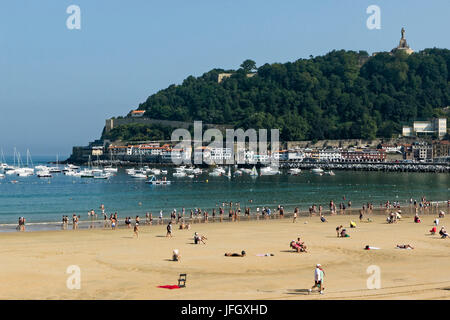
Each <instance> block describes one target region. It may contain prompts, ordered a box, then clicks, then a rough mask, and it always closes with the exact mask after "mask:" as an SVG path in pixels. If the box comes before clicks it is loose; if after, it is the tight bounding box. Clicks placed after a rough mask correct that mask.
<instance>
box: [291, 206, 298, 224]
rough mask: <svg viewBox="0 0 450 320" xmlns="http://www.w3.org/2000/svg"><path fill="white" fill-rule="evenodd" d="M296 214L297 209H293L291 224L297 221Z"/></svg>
mask: <svg viewBox="0 0 450 320" xmlns="http://www.w3.org/2000/svg"><path fill="white" fill-rule="evenodd" d="M297 212H298V208H295V209H294V219H293V220H292V223H295V222H296V221H297Z"/></svg>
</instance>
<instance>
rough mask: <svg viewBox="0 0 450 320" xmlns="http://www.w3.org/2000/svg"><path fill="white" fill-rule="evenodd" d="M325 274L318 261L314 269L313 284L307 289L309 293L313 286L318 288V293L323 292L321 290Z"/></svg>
mask: <svg viewBox="0 0 450 320" xmlns="http://www.w3.org/2000/svg"><path fill="white" fill-rule="evenodd" d="M324 275H325V273H324V271H323V269H322V266H321V265H320V263H318V264H317V265H316V269H315V270H314V286H312V288H311V289H309V290H308V291H309V292H310V293H311V292H312V289H314V288H318V289H319V292H320V294H323V290H324V289H325V288H324V287H323V276H324Z"/></svg>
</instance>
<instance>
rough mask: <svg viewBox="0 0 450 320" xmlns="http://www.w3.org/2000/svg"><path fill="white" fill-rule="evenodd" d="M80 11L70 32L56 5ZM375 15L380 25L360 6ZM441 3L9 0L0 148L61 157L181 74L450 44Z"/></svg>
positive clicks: (0, 11)
mask: <svg viewBox="0 0 450 320" xmlns="http://www.w3.org/2000/svg"><path fill="white" fill-rule="evenodd" d="M71 4H75V5H78V6H79V7H80V8H81V30H68V29H67V28H66V19H67V17H68V16H69V14H67V13H66V8H67V7H68V6H69V5H71ZM372 4H375V5H378V6H380V8H381V29H380V30H369V29H367V27H366V20H367V18H368V15H367V14H366V8H367V7H368V6H369V5H372ZM449 13H450V1H449V0H430V1H423V0H422V1H418V0H395V1H392V0H370V1H366V0H333V1H332V0H311V1H302V0H282V1H279V0H278V1H273V0H239V1H238V0H227V1H224V0H220V1H219V0H189V1H186V0H168V1H162V0H161V1H152V0H132V1H123V0H70V1H66V0H39V1H35V0H28V1H25V0H9V1H6V0H5V1H1V3H0V147H2V148H3V149H4V151H5V152H6V153H8V154H11V153H12V150H13V147H14V146H16V147H17V148H18V149H19V150H20V151H21V153H23V154H24V153H25V150H26V148H30V150H31V152H32V154H34V155H53V156H54V155H56V153H58V154H59V155H60V158H62V157H63V156H68V155H69V154H70V152H71V148H72V146H73V145H86V144H87V143H88V142H89V141H92V140H94V139H96V138H98V137H99V136H100V134H101V130H102V128H103V126H104V121H105V119H106V118H109V117H111V116H118V115H125V114H127V113H128V111H129V110H131V109H132V108H134V107H136V106H137V105H138V104H139V103H140V102H143V101H144V100H145V99H146V98H147V97H148V96H149V95H151V94H152V93H155V92H157V91H158V90H160V89H163V88H165V87H167V86H168V85H170V84H172V83H180V82H181V81H182V80H183V79H184V78H186V77H187V76H189V75H194V76H199V75H201V74H202V73H204V72H206V71H208V70H210V69H212V68H215V67H220V68H225V69H227V68H237V67H238V66H239V65H240V63H241V62H242V61H243V60H245V59H247V58H250V59H253V60H255V61H256V63H257V65H258V66H260V65H262V64H264V63H267V62H268V63H271V62H286V61H294V60H296V59H298V58H307V57H308V56H309V55H322V54H325V53H327V52H329V51H331V50H333V49H351V50H366V51H368V52H369V53H372V52H375V51H387V50H390V49H392V48H393V47H394V46H396V45H397V44H398V41H399V38H400V29H401V27H403V26H404V27H405V29H406V37H407V40H408V42H409V44H410V45H411V47H412V48H413V49H414V50H416V51H418V50H422V49H424V48H429V47H440V48H450V36H449V34H448V32H449V30H450V19H449V17H448V14H449Z"/></svg>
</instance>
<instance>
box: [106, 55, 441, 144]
mask: <svg viewBox="0 0 450 320" xmlns="http://www.w3.org/2000/svg"><path fill="white" fill-rule="evenodd" d="M225 72H226V73H230V74H231V75H229V76H228V77H223V78H221V81H220V83H219V82H218V78H219V74H220V73H225ZM251 73H256V74H255V75H254V76H252V77H249V74H251ZM449 105H450V50H447V49H436V48H435V49H426V50H423V51H421V52H418V53H413V54H411V55H406V54H405V53H403V52H396V53H395V54H394V55H393V54H389V53H378V54H377V55H376V56H374V57H369V55H368V54H367V52H365V51H360V52H354V51H345V50H341V51H332V52H330V53H328V54H326V55H324V56H318V57H314V58H313V57H311V58H310V59H299V60H297V61H295V62H287V63H273V64H264V65H262V66H260V67H259V68H256V66H255V63H254V62H253V61H252V60H246V61H244V63H243V64H242V65H241V68H240V69H238V70H227V71H225V70H222V69H213V70H211V71H209V72H207V73H205V74H203V75H202V76H200V77H198V78H196V77H193V76H189V77H188V78H187V79H185V80H184V81H183V83H182V84H181V85H171V86H169V87H168V88H166V89H164V90H161V91H159V92H157V93H156V94H153V95H151V96H150V97H148V99H147V100H146V101H145V102H144V103H141V104H140V105H139V107H138V109H139V110H146V113H145V114H146V116H148V117H151V118H155V119H168V120H179V121H194V120H202V121H204V122H205V123H217V124H231V125H233V126H235V127H241V128H244V129H247V128H255V129H258V128H279V129H280V138H281V139H282V140H283V141H289V140H320V139H354V138H362V139H372V138H375V137H392V136H393V135H395V134H398V133H400V132H401V125H402V124H403V123H405V122H409V121H412V120H414V119H417V118H429V117H433V116H447V117H448V114H445V109H444V108H445V107H447V106H449ZM447 110H448V108H447ZM133 131H136V132H137V133H134V132H133ZM146 132H147V133H146ZM168 132H169V131H168V130H164V129H163V128H159V127H158V128H154V129H153V130H152V128H146V127H145V126H140V127H139V128H138V127H135V128H133V126H128V127H127V128H116V129H113V130H111V131H110V132H109V133H108V134H107V136H104V138H116V139H120V138H121V137H123V138H125V137H127V138H130V137H131V138H132V137H133V135H134V134H139V137H140V138H148V139H152V135H153V134H155V133H157V136H158V138H161V137H164V138H170V136H167V134H168Z"/></svg>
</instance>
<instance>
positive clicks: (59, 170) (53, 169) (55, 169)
mask: <svg viewBox="0 0 450 320" xmlns="http://www.w3.org/2000/svg"><path fill="white" fill-rule="evenodd" d="M48 171H49V172H50V173H58V172H61V169H60V168H59V164H58V155H56V166H53V167H50V168H48Z"/></svg>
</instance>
